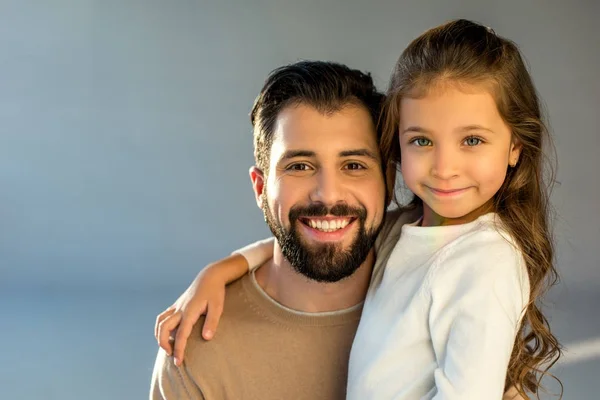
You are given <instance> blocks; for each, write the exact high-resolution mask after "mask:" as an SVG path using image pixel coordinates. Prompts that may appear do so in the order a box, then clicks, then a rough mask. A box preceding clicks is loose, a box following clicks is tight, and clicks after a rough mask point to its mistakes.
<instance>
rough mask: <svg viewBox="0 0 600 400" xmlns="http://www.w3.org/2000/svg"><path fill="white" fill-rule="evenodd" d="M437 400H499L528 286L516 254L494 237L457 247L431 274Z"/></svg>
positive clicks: (472, 239)
mask: <svg viewBox="0 0 600 400" xmlns="http://www.w3.org/2000/svg"><path fill="white" fill-rule="evenodd" d="M430 272H431V273H430V275H429V277H428V279H429V282H428V283H429V285H430V290H431V308H430V314H429V328H430V332H431V337H432V342H433V347H434V352H435V356H436V359H437V363H438V367H437V369H436V370H435V372H434V379H435V386H436V389H437V393H436V395H435V396H434V399H436V400H442V399H444V400H455V399H456V400H458V399H460V400H479V399H502V395H503V392H504V385H505V379H506V372H507V368H508V363H509V361H510V355H511V352H512V349H513V345H514V341H515V337H516V334H517V332H518V328H519V325H520V321H521V318H522V314H523V310H524V308H525V306H526V304H527V302H528V298H529V280H528V278H527V273H526V269H525V265H524V261H523V259H522V256H521V253H520V252H519V251H518V250H517V249H516V248H515V247H514V246H513V245H512V244H510V243H508V241H506V240H504V238H503V237H502V236H500V235H499V234H498V233H497V232H489V231H480V232H477V233H476V234H474V235H471V236H469V237H465V238H464V240H462V241H461V243H457V244H456V245H455V246H453V247H452V248H451V249H448V253H447V254H445V256H442V257H440V263H439V264H437V265H435V266H434V267H433V268H432V270H431V271H430Z"/></svg>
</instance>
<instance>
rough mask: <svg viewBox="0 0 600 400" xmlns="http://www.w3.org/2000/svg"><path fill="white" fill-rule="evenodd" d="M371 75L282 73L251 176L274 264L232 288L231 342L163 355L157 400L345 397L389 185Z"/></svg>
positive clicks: (225, 331) (259, 127)
mask: <svg viewBox="0 0 600 400" xmlns="http://www.w3.org/2000/svg"><path fill="white" fill-rule="evenodd" d="M382 99H383V96H382V95H381V94H380V93H378V92H377V90H376V89H375V87H374V85H373V81H372V79H371V77H370V76H369V75H366V74H364V73H362V72H360V71H357V70H351V69H349V68H347V67H345V66H342V65H339V64H334V63H327V62H299V63H296V64H292V65H289V66H285V67H282V68H279V69H277V70H275V71H273V72H272V73H271V75H270V76H269V77H268V79H267V80H266V82H265V85H264V86H263V89H262V91H261V93H260V95H259V96H258V98H257V100H256V102H255V105H254V108H253V110H252V114H251V121H252V124H253V127H254V136H255V140H254V147H255V159H256V166H255V167H253V168H251V170H250V178H251V180H252V186H253V189H254V192H255V196H256V201H257V204H258V206H259V207H260V208H261V209H262V210H263V212H264V215H265V221H266V222H267V224H268V226H269V228H270V229H271V231H272V232H273V234H274V236H275V237H276V239H277V240H276V245H275V248H274V252H273V258H272V260H271V261H269V262H267V263H266V264H264V265H263V266H261V267H260V268H259V269H258V270H256V272H255V273H252V274H250V275H248V276H246V277H244V278H242V279H241V280H239V281H237V282H235V283H234V284H232V285H230V286H229V287H228V289H227V295H226V302H225V307H224V312H223V315H222V317H221V322H220V333H219V335H218V336H216V337H215V338H214V339H213V340H212V341H210V342H206V341H204V340H202V339H201V336H200V332H199V327H200V326H201V325H202V324H201V323H200V324H197V325H196V327H198V328H197V329H198V331H194V332H192V335H191V336H190V339H189V341H188V345H187V349H186V360H185V362H184V364H183V365H182V366H180V367H177V366H175V365H174V363H173V362H172V361H171V360H169V359H168V357H167V356H166V354H165V353H164V352H160V353H159V355H158V358H157V361H156V365H155V371H154V376H153V381H152V393H151V397H152V398H154V399H180V398H189V399H242V398H244V399H259V398H260V399H283V398H289V399H311V400H313V399H328V400H330V399H343V398H344V397H345V390H346V379H347V366H348V358H349V353H350V347H351V344H352V340H353V338H354V334H355V332H356V328H357V326H358V322H359V319H360V314H361V305H362V302H363V300H364V297H365V295H366V291H367V287H368V285H369V281H370V278H371V272H372V268H373V264H374V260H375V255H374V252H373V250H372V246H373V243H374V241H375V238H376V236H377V234H378V232H379V230H380V227H381V224H382V221H383V217H384V213H385V205H386V204H385V199H386V197H387V198H389V196H386V185H385V180H384V171H383V165H385V162H382V159H381V155H380V152H379V145H378V135H377V132H376V128H375V126H376V121H377V118H378V116H379V111H380V104H381V102H382Z"/></svg>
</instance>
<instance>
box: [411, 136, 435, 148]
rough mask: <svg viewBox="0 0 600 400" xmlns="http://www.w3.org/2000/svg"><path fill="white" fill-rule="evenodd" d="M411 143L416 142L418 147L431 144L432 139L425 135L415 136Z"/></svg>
mask: <svg viewBox="0 0 600 400" xmlns="http://www.w3.org/2000/svg"><path fill="white" fill-rule="evenodd" d="M411 143H414V144H415V145H416V146H418V147H425V146H431V140H429V139H427V138H424V137H418V138H414V139H413V140H411Z"/></svg>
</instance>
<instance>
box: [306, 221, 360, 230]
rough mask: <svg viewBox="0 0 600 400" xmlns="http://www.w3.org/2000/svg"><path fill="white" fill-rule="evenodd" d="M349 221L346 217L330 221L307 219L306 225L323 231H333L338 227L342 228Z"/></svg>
mask: <svg viewBox="0 0 600 400" xmlns="http://www.w3.org/2000/svg"><path fill="white" fill-rule="evenodd" d="M349 223H350V221H349V220H347V219H335V220H330V221H325V220H315V219H309V220H308V225H309V226H310V227H311V228H313V229H318V230H320V231H323V232H334V231H337V230H338V229H343V228H345V227H346V226H348V224H349Z"/></svg>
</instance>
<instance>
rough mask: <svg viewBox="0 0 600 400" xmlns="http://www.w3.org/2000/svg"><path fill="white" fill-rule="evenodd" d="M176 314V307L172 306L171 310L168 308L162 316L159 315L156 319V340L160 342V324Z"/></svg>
mask: <svg viewBox="0 0 600 400" xmlns="http://www.w3.org/2000/svg"><path fill="white" fill-rule="evenodd" d="M174 312H175V306H171V307H169V308H167V309H166V310H165V311H163V312H161V313H160V314H158V317H156V322H155V323H154V338H155V339H156V340H157V341H158V327H159V325H160V323H161V322H162V321H163V320H164V319H165V318H167V317H169V316H170V315H172V314H173V313H174Z"/></svg>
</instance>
